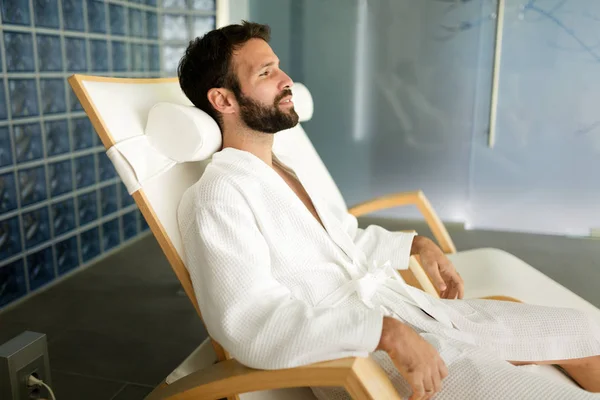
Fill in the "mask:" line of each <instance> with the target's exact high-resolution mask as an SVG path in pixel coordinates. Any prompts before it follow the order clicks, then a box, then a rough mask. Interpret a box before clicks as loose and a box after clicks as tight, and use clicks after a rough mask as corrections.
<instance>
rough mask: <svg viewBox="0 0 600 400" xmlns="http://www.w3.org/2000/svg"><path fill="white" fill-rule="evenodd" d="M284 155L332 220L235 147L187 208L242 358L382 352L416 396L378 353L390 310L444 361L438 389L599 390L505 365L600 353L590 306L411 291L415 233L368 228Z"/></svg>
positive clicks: (192, 252) (190, 258) (184, 215)
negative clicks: (407, 277) (408, 276)
mask: <svg viewBox="0 0 600 400" xmlns="http://www.w3.org/2000/svg"><path fill="white" fill-rule="evenodd" d="M273 159H274V162H277V163H279V164H280V165H281V166H282V167H284V168H287V169H288V171H289V172H290V173H292V174H293V175H295V176H296V177H297V178H298V179H299V181H300V182H301V183H302V185H303V186H304V188H305V189H306V191H307V193H308V194H309V196H310V197H311V199H312V201H313V204H314V206H315V208H316V210H317V212H318V214H319V217H320V218H321V220H322V221H323V224H324V226H325V228H323V226H321V224H319V222H318V221H317V220H316V219H315V218H314V216H313V215H312V214H311V213H310V211H309V210H308V209H307V208H306V206H305V205H304V204H303V203H302V201H301V200H300V199H299V198H298V197H297V195H296V194H295V193H294V191H293V190H292V189H291V188H290V187H289V186H288V185H287V184H286V182H285V181H284V180H283V179H282V178H281V177H280V176H279V174H277V172H276V171H274V170H273V169H272V168H270V167H269V166H268V165H267V164H265V163H264V162H263V161H262V160H260V159H259V158H258V157H256V156H254V155H253V154H252V153H249V152H245V151H242V150H237V149H233V148H225V149H223V150H222V151H220V152H218V153H216V154H214V156H213V159H212V161H211V162H210V164H209V165H208V166H207V168H206V171H205V173H204V174H203V176H202V178H201V179H200V180H199V181H198V182H197V183H196V184H194V185H193V186H192V187H191V188H189V189H188V190H187V191H186V193H185V194H184V196H183V198H182V201H181V204H180V207H179V210H178V219H179V226H180V230H181V235H182V238H183V243H184V250H185V262H186V265H187V268H188V270H189V272H190V276H191V280H192V283H193V286H194V290H195V293H196V296H197V298H198V302H199V305H200V309H201V310H202V316H203V318H204V322H205V324H206V327H207V330H208V332H209V334H210V335H211V336H212V337H213V338H214V339H215V340H217V341H218V342H219V343H220V344H221V345H222V346H223V347H225V349H227V350H228V351H229V352H230V353H231V354H232V356H233V357H235V358H236V359H237V360H239V361H240V362H241V363H243V364H245V365H247V366H250V367H254V368H262V369H279V368H289V367H295V366H299V365H305V364H310V363H314V362H319V361H325V360H331V359H337V358H342V357H348V356H359V357H367V356H371V357H373V358H374V359H375V360H377V361H378V362H379V363H380V365H381V366H382V367H383V368H384V369H385V370H386V371H387V372H388V374H389V375H390V378H391V380H392V382H393V383H394V385H395V386H396V388H398V391H399V392H400V394H401V395H403V396H407V395H409V394H410V389H409V387H408V385H407V384H406V382H405V381H404V379H403V378H402V377H401V376H400V375H399V374H398V372H397V371H396V370H395V368H394V367H393V365H392V364H391V362H390V359H389V357H388V356H387V354H386V353H384V352H380V351H379V352H374V350H375V348H376V347H377V345H378V342H379V339H380V335H381V329H382V320H383V317H384V316H392V317H394V318H397V319H399V320H401V321H402V322H404V323H407V324H409V325H411V326H412V327H413V328H414V329H415V330H416V331H417V332H419V333H420V334H421V335H422V337H423V338H425V339H426V340H428V341H429V342H430V343H431V344H432V345H434V346H435V347H436V349H437V350H438V351H439V352H440V355H441V356H442V358H443V359H444V361H445V362H446V364H447V366H448V369H449V376H448V378H446V379H445V380H444V382H443V389H442V392H440V393H439V394H438V395H437V396H436V398H439V399H465V398H472V399H476V398H511V399H521V398H544V399H552V398H557V399H559V398H560V399H564V398H569V399H576V398H582V399H584V398H597V396H595V395H592V394H590V393H587V392H585V391H583V390H581V389H578V388H576V387H573V386H569V385H566V384H565V383H561V382H558V381H549V380H548V381H547V380H546V379H545V378H542V377H540V376H537V375H534V374H532V373H529V372H527V371H526V370H523V369H519V368H517V367H514V366H512V365H511V364H509V363H508V362H506V361H504V360H519V361H534V360H558V359H567V358H576V357H585V356H591V355H598V354H600V328H599V327H598V325H597V324H596V323H595V322H594V321H592V320H591V319H590V318H588V317H587V316H586V315H585V314H583V313H581V312H579V311H575V310H570V309H557V308H549V307H540V306H532V305H523V304H517V303H510V302H500V301H491V300H465V301H463V300H440V299H436V298H433V297H432V296H429V295H427V294H425V293H424V292H422V291H420V290H417V289H415V288H412V287H410V286H408V285H406V284H405V283H404V282H403V281H402V278H401V277H400V276H399V274H397V272H396V271H395V270H397V269H406V268H407V266H408V258H409V254H410V247H411V243H412V239H413V237H414V234H409V233H401V232H388V231H386V230H385V229H383V228H381V227H378V226H370V227H368V228H367V229H364V230H363V229H359V228H358V226H357V220H356V218H355V217H353V216H352V215H351V214H349V213H348V212H347V210H345V209H343V210H342V209H337V208H336V207H335V206H334V205H333V204H332V203H331V202H329V201H328V200H327V199H326V198H323V197H321V196H320V194H319V192H318V190H316V188H315V187H313V186H312V185H311V181H310V179H309V177H308V176H306V173H305V172H303V170H302V169H301V168H300V167H299V165H298V163H296V162H295V161H294V160H292V159H291V158H288V157H283V156H281V155H279V157H278V156H277V155H275V154H274V158H273ZM423 310H424V311H426V312H427V314H426V313H424V312H423ZM428 314H429V315H428ZM432 317H433V318H432ZM313 391H314V392H315V394H316V395H317V397H319V398H323V399H324V398H328V399H344V398H348V397H347V394H346V392H345V391H344V390H342V389H335V388H325V389H322V388H314V389H313ZM528 393H529V395H531V396H533V397H528V395H527V394H528Z"/></svg>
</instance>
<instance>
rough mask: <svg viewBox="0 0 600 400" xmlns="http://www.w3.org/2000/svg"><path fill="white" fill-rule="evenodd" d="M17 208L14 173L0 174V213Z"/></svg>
mask: <svg viewBox="0 0 600 400" xmlns="http://www.w3.org/2000/svg"><path fill="white" fill-rule="evenodd" d="M16 208H17V185H16V182H15V174H14V173H13V172H12V171H11V172H7V173H6V174H2V175H0V214H4V213H6V212H8V211H11V210H14V209H16ZM1 240H2V238H0V241H1Z"/></svg>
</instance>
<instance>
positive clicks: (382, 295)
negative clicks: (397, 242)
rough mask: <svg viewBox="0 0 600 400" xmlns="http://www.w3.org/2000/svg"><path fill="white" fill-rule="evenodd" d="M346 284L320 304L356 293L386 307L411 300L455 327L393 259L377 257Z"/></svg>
mask: <svg viewBox="0 0 600 400" xmlns="http://www.w3.org/2000/svg"><path fill="white" fill-rule="evenodd" d="M359 270H361V271H362V273H361V274H359V275H358V276H356V277H353V278H352V279H351V280H350V281H348V282H347V283H345V284H343V285H342V286H340V287H339V288H337V289H336V290H334V291H333V292H332V293H330V294H329V295H327V296H326V297H325V298H323V299H322V300H321V301H320V302H319V303H318V304H316V307H319V308H320V307H324V308H329V307H337V306H338V305H340V304H341V303H343V302H344V301H345V300H346V299H348V298H349V297H350V296H352V295H353V294H355V293H356V295H357V296H358V298H359V299H360V300H361V301H362V302H363V303H364V304H365V305H366V306H367V307H368V308H371V309H373V308H375V307H386V308H389V309H391V310H394V309H395V308H397V307H396V303H397V302H398V301H403V302H405V303H408V304H411V305H413V306H416V307H418V308H420V309H421V310H423V311H425V312H426V313H427V314H429V315H430V316H431V317H433V318H434V319H436V320H437V321H439V322H441V323H443V324H444V325H446V326H448V327H453V324H452V321H451V320H450V318H449V316H448V315H447V314H446V313H445V312H444V311H443V310H441V309H440V308H439V307H436V306H435V305H434V304H432V302H431V301H430V300H429V299H428V298H427V295H426V294H425V293H423V292H421V291H420V290H418V289H416V288H409V286H408V285H407V284H406V282H404V280H403V279H402V277H401V276H400V274H398V271H396V270H395V269H393V268H392V267H391V263H390V261H386V262H385V263H383V264H381V265H379V263H378V262H377V261H374V262H373V263H372V264H371V265H369V267H368V268H367V270H366V271H365V269H364V268H359Z"/></svg>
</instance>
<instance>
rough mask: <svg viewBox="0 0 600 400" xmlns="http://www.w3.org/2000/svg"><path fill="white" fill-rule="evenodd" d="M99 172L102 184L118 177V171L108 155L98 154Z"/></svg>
mask: <svg viewBox="0 0 600 400" xmlns="http://www.w3.org/2000/svg"><path fill="white" fill-rule="evenodd" d="M98 172H99V173H100V181H102V182H103V181H106V180H108V179H112V178H116V177H117V171H116V170H115V167H114V165H113V163H112V161H111V160H110V158H108V156H107V155H106V153H98Z"/></svg>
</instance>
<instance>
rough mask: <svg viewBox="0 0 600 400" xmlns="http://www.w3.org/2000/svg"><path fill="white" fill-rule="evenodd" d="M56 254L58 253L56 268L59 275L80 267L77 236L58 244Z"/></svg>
mask: <svg viewBox="0 0 600 400" xmlns="http://www.w3.org/2000/svg"><path fill="white" fill-rule="evenodd" d="M54 252H55V253H56V268H57V270H58V274H59V275H62V274H64V273H66V272H69V271H71V270H72V269H74V268H76V267H77V266H78V265H79V250H78V246H77V236H73V237H70V238H68V239H65V240H63V241H61V242H58V243H56V244H55V245H54Z"/></svg>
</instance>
